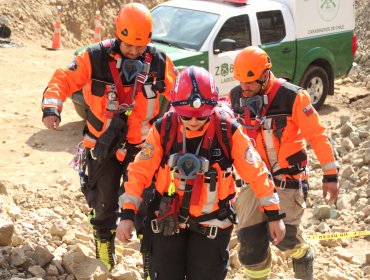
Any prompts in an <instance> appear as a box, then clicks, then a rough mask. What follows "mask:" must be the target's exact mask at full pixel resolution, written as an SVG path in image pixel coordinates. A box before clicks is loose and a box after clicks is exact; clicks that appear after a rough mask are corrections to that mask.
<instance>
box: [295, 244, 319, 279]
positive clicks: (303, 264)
mask: <svg viewBox="0 0 370 280" xmlns="http://www.w3.org/2000/svg"><path fill="white" fill-rule="evenodd" d="M313 260H314V256H313V253H312V251H311V250H310V249H308V251H307V253H306V254H305V255H304V257H303V258H300V259H294V258H293V270H294V277H295V278H297V279H303V280H313Z"/></svg>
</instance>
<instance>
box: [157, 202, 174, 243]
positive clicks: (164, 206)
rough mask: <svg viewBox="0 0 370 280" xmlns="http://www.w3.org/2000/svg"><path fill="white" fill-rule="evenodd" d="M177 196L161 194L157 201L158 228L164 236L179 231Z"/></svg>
mask: <svg viewBox="0 0 370 280" xmlns="http://www.w3.org/2000/svg"><path fill="white" fill-rule="evenodd" d="M178 200H179V198H178V196H177V195H174V196H163V197H162V199H161V202H160V203H159V211H158V212H159V213H158V218H157V220H158V230H159V232H162V233H163V235H164V236H171V235H174V234H175V233H178V232H179V224H178V221H177V204H178Z"/></svg>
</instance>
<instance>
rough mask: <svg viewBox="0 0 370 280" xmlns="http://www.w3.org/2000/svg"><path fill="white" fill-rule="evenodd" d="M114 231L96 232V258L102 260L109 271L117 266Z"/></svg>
mask: <svg viewBox="0 0 370 280" xmlns="http://www.w3.org/2000/svg"><path fill="white" fill-rule="evenodd" d="M115 238H116V232H115V231H114V230H94V239H95V249H96V258H97V259H99V260H101V261H102V262H103V263H104V264H105V266H106V267H107V268H108V270H109V271H110V270H112V268H113V267H114V264H115V247H114V239H115Z"/></svg>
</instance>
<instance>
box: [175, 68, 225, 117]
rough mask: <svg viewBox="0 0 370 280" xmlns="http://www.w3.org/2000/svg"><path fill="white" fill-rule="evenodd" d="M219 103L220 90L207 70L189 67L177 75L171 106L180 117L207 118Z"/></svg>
mask: <svg viewBox="0 0 370 280" xmlns="http://www.w3.org/2000/svg"><path fill="white" fill-rule="evenodd" d="M217 103H218V88H217V86H216V84H215V81H214V79H213V77H212V75H211V74H210V73H209V72H208V71H207V70H206V69H204V68H202V67H198V66H189V67H187V68H185V69H184V70H182V71H181V72H180V73H179V74H178V75H177V77H176V82H175V84H174V86H173V89H172V91H171V104H172V106H173V108H174V110H175V112H176V113H177V114H178V115H180V116H185V117H206V116H209V115H211V114H212V112H213V110H214V109H215V107H216V106H217Z"/></svg>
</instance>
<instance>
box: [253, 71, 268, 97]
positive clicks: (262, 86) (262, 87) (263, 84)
mask: <svg viewBox="0 0 370 280" xmlns="http://www.w3.org/2000/svg"><path fill="white" fill-rule="evenodd" d="M265 71H268V74H269V75H268V77H267V79H266V80H264V81H261V80H256V82H257V83H258V84H260V85H261V89H260V90H259V92H258V93H257V95H262V92H263V91H264V90H265V88H266V85H267V83H268V82H269V80H270V70H268V69H267V70H265Z"/></svg>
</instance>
